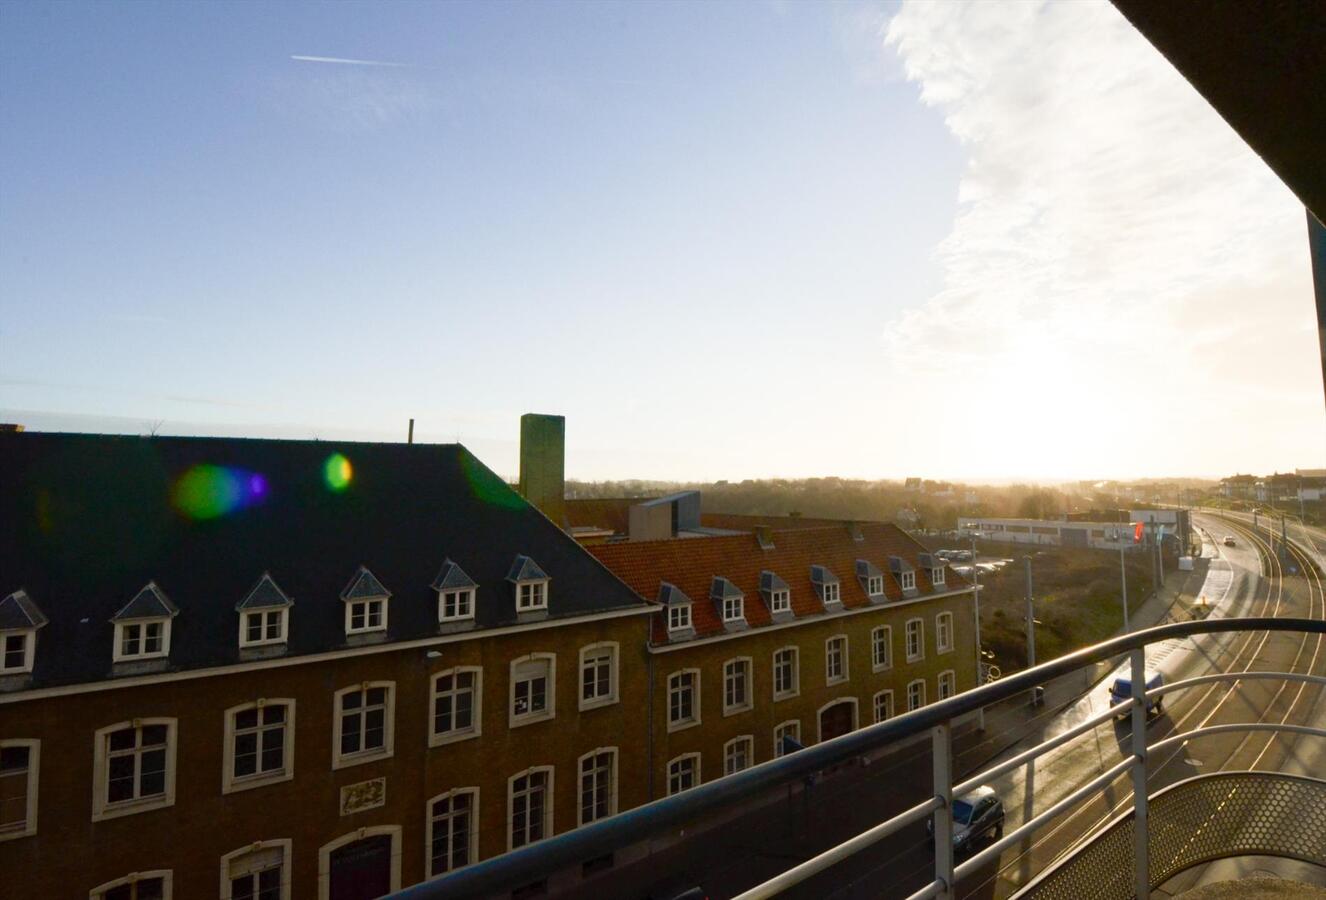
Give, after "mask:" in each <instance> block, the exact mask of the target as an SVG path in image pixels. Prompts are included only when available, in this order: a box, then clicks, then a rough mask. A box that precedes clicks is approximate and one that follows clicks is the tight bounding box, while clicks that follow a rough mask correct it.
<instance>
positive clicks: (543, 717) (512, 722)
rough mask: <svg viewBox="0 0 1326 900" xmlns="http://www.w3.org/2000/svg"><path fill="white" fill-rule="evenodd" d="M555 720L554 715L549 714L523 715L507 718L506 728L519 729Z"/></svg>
mask: <svg viewBox="0 0 1326 900" xmlns="http://www.w3.org/2000/svg"><path fill="white" fill-rule="evenodd" d="M555 718H557V716H556V714H555V713H551V712H543V713H526V714H525V715H523V716H519V717H517V716H508V717H507V727H508V728H520V727H521V726H523V725H533V724H534V723H536V722H551V721H552V720H553V719H555Z"/></svg>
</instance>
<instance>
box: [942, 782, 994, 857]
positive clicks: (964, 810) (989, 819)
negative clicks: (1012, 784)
mask: <svg viewBox="0 0 1326 900" xmlns="http://www.w3.org/2000/svg"><path fill="white" fill-rule="evenodd" d="M926 831H927V833H928V834H929V835H930V842H931V844H933V843H934V840H935V822H934V820H933V819H931V820H930V821H929V822H927V823H926ZM1003 836H1004V802H1003V801H1002V800H1000V799H999V796H998V795H997V794H995V790H994V788H992V787H990V786H989V785H988V784H983V785H981V786H980V787H978V788H975V789H974V790H972V792H971V793H969V794H963V795H962V796H961V797H954V798H953V850H954V852H955V853H958V854H963V853H967V852H969V851H970V850H971V849H972V848H973V847H975V846H976V843H977V841H980V840H982V839H984V838H987V837H993V839H994V840H996V841H997V840H999V839H1000V838H1001V837H1003Z"/></svg>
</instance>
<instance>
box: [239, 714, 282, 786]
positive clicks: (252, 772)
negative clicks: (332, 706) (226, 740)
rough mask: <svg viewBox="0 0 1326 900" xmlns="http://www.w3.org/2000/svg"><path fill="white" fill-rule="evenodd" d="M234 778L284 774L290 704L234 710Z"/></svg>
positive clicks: (261, 777) (260, 777)
mask: <svg viewBox="0 0 1326 900" xmlns="http://www.w3.org/2000/svg"><path fill="white" fill-rule="evenodd" d="M231 716H232V722H231V728H232V729H233V733H232V737H231V778H232V779H234V780H239V779H244V778H254V779H265V778H270V777H272V776H277V775H284V774H285V771H286V757H287V754H288V752H289V748H288V746H287V744H286V740H287V736H288V733H289V725H290V721H289V720H290V718H291V715H290V704H288V703H264V704H263V705H262V706H251V707H249V708H248V709H241V710H238V711H236V712H234V713H231Z"/></svg>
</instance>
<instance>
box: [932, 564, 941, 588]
mask: <svg viewBox="0 0 1326 900" xmlns="http://www.w3.org/2000/svg"><path fill="white" fill-rule="evenodd" d="M930 583H931V584H934V585H940V584H943V583H944V567H943V566H935V567H934V568H933V569H931V570H930Z"/></svg>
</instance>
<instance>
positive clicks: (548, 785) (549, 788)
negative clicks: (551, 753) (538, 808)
mask: <svg viewBox="0 0 1326 900" xmlns="http://www.w3.org/2000/svg"><path fill="white" fill-rule="evenodd" d="M538 772H543V773H546V774H547V776H548V779H547V781H545V782H544V788H543V792H544V796H543V837H540V838H537V839H535V840H532V841H525V842H524V843H522V844H519V845H518V844H516V834H515V831H514V829H513V825H514V823H515V818H516V816H515V811H516V782H517V781H518V780H519V779H521V778H525V777H527V776H529V775H533V774H535V773H538ZM555 776H556V771H555V770H554V768H553V767H552V766H530V767H529V768H528V769H522V770H521V771H519V772H517V773H516V774H514V775H512V776H511V777H510V778H508V779H507V780H506V849H507V851H508V852H510V851H512V850H515V849H516V847H517V846H520V847H528V846H530V845H531V844H537V843H539V841H545V840H547V839H548V838H550V837H552V836H553V822H554V819H553V798H554V797H555V796H556V793H555V791H554V783H553V779H554V777H555ZM525 828H526V831H527V832H528V830H529V825H528V822H527V823H526V826H525Z"/></svg>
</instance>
